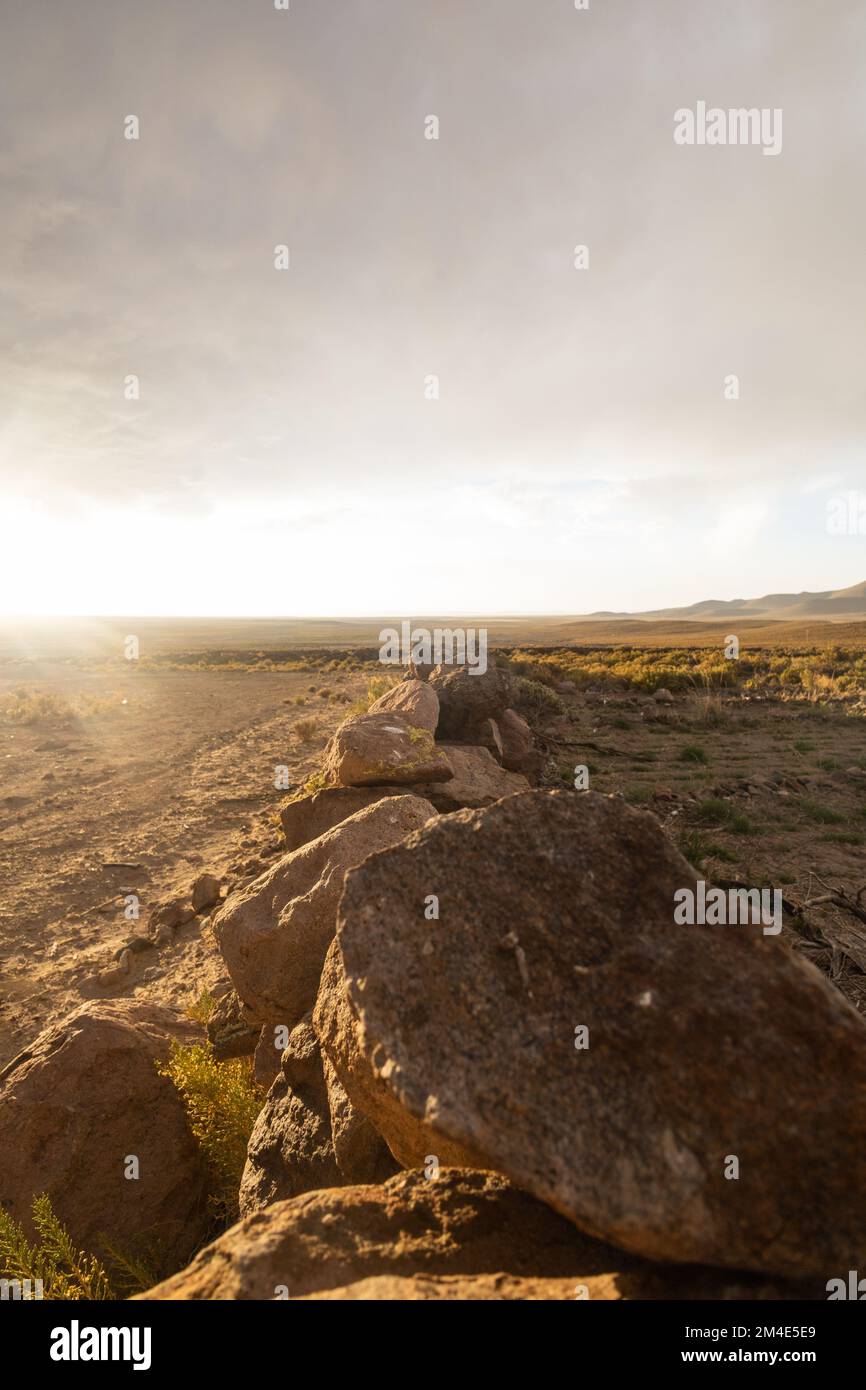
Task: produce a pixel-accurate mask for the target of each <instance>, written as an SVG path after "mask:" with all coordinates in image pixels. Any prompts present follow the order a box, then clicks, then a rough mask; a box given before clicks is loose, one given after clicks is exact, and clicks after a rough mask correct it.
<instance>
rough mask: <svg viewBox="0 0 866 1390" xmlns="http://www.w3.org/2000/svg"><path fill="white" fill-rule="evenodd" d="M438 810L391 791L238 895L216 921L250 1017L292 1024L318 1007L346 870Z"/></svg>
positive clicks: (222, 947)
mask: <svg viewBox="0 0 866 1390" xmlns="http://www.w3.org/2000/svg"><path fill="white" fill-rule="evenodd" d="M434 814H435V812H434V809H433V807H432V806H431V805H430V803H429V801H424V800H423V799H422V798H421V797H418V796H397V797H387V798H386V799H385V800H383V801H378V802H376V803H375V804H374V805H373V806H367V807H366V808H364V809H363V810H361V811H356V812H355V814H354V815H353V816H350V817H349V818H348V820H345V821H343V822H341V824H340V825H337V826H334V828H333V829H332V830H328V831H326V833H325V834H324V835H320V836H319V838H318V839H317V840H312V841H311V842H310V843H309V844H307V845H303V846H302V847H301V849H298V850H295V851H294V852H293V853H292V854H286V855H284V856H283V857H282V858H281V859H278V860H277V861H276V862H275V863H274V864H273V865H272V867H271V868H270V869H269V870H268V871H267V872H266V873H264V874H262V875H261V877H259V878H257V879H256V880H255V881H254V882H253V883H251V884H249V885H248V886H246V887H242V888H240V889H239V890H238V891H237V892H235V893H233V894H232V896H231V898H230V899H229V900H228V901H227V903H226V904H225V905H224V906H223V907H222V908H221V910H220V911H219V912H218V913H217V914H216V916H215V917H214V918H213V919H212V920H213V928H214V934H215V936H216V939H217V943H218V945H219V948H220V951H221V952H222V955H223V959H224V960H225V963H226V966H227V968H228V972H229V974H230V976H231V978H232V983H233V984H234V986H235V988H236V990H237V992H238V994H239V996H240V998H241V1000H242V1002H243V1004H244V1007H245V1017H246V1021H247V1022H248V1023H257V1024H259V1025H264V1024H269V1025H274V1024H283V1025H284V1026H285V1027H286V1028H292V1027H294V1025H295V1024H296V1023H297V1022H298V1021H299V1019H301V1018H302V1017H303V1015H304V1014H305V1013H306V1012H307V1011H308V1010H309V1009H311V1008H312V1006H313V1004H314V1003H315V999H316V994H317V991H318V987H319V976H320V975H321V972H322V963H323V961H324V959H325V952H326V951H327V949H328V946H329V945H330V942H331V939H332V937H333V935H334V925H335V921H336V914H337V903H338V902H339V899H340V893H341V892H342V889H343V875H344V873H345V871H346V869H347V868H349V867H351V866H352V865H354V864H360V862H361V860H362V859H364V858H366V856H367V855H368V854H372V853H373V852H374V851H375V850H379V849H385V848H387V847H388V846H390V845H394V844H396V843H397V842H398V841H399V840H402V839H403V837H404V836H405V835H408V834H409V833H410V831H412V830H417V829H418V828H419V827H420V826H422V825H423V824H424V823H425V822H426V821H427V820H428V819H429V818H430V816H432V815H434Z"/></svg>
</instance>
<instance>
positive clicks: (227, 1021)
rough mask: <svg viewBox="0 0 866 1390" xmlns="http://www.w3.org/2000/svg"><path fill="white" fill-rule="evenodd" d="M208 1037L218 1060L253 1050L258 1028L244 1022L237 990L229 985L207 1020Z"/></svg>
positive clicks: (247, 1053)
mask: <svg viewBox="0 0 866 1390" xmlns="http://www.w3.org/2000/svg"><path fill="white" fill-rule="evenodd" d="M205 1026H206V1028H207V1036H208V1041H209V1043H210V1045H211V1048H212V1049H213V1054H214V1056H215V1057H216V1059H217V1061H218V1062H226V1061H228V1059H229V1058H230V1057H250V1056H252V1054H253V1053H254V1052H255V1050H256V1046H257V1044H258V1041H259V1036H260V1034H261V1031H262V1030H261V1028H260V1027H255V1026H254V1025H252V1024H249V1023H247V1021H246V1019H245V1018H244V1016H243V1005H242V1004H241V1001H240V999H239V998H238V993H237V990H234V989H228V990H227V991H226V993H225V994H223V996H222V998H221V999H220V1000H219V1001H218V1002H217V1005H216V1007H215V1008H214V1010H213V1011H212V1013H211V1015H210V1017H209V1019H208V1021H207V1024H206V1025H205Z"/></svg>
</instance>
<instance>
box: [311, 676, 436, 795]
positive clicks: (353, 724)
mask: <svg viewBox="0 0 866 1390" xmlns="http://www.w3.org/2000/svg"><path fill="white" fill-rule="evenodd" d="M419 684H421V682H419ZM424 689H427V687H426V686H425V687H424ZM323 770H324V774H325V780H326V782H328V783H329V784H330V785H331V786H335V787H364V786H371V785H373V786H375V785H376V784H378V783H399V784H400V785H401V786H403V785H406V784H411V783H413V782H446V781H447V780H448V778H449V777H451V775H452V773H451V766H450V764H449V762H448V759H447V758H446V757H445V754H444V753H443V752H442V750H441V748H438V747H437V746H436V744H435V743H434V741H433V735H432V734H431V732H430V730H429V729H421V728H417V727H415V726H414V725H413V724H411V723H410V722H409V720H408V719H406V718H405V717H404V716H403V715H402V714H392V713H386V714H362V715H359V716H357V717H354V718H350V719H347V720H346V721H345V722H344V723H343V724H341V725H340V727H339V728H338V729H337V731H336V733H335V734H334V736H333V738H332V739H331V741H330V743H329V744H328V746H327V748H326V749H325V757H324V767H323Z"/></svg>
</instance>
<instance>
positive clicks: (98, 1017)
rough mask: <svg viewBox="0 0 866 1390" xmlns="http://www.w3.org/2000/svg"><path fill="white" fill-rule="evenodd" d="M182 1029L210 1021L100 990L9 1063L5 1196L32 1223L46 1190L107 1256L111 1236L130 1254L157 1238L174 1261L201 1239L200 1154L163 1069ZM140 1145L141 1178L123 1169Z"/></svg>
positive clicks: (77, 1235) (84, 1243) (0, 1123)
mask: <svg viewBox="0 0 866 1390" xmlns="http://www.w3.org/2000/svg"><path fill="white" fill-rule="evenodd" d="M172 1039H176V1040H177V1041H179V1042H181V1043H194V1042H197V1041H200V1039H201V1031H200V1029H199V1028H197V1027H196V1025H195V1024H193V1023H191V1022H189V1020H187V1019H185V1018H183V1017H182V1016H181V1015H179V1014H176V1013H174V1012H173V1011H171V1010H169V1009H162V1008H157V1007H156V1006H155V1005H153V1004H147V1003H139V1002H136V1001H133V1000H127V999H123V1000H121V999H115V1000H105V1001H100V1002H91V1003H88V1004H84V1005H82V1006H81V1008H79V1009H76V1010H75V1012H74V1013H72V1014H70V1015H69V1017H68V1018H67V1019H65V1021H64V1022H63V1023H61V1024H58V1025H57V1026H56V1027H53V1028H48V1029H46V1031H45V1032H44V1033H41V1034H40V1035H39V1037H38V1038H37V1039H36V1040H35V1042H33V1043H32V1044H31V1045H30V1047H29V1048H27V1049H26V1051H25V1052H22V1053H20V1054H19V1055H18V1057H16V1058H14V1059H13V1060H12V1061H11V1062H10V1063H9V1064H8V1065H7V1066H6V1067H5V1068H4V1069H3V1071H2V1072H0V1203H2V1205H3V1206H4V1207H5V1208H6V1209H7V1210H8V1211H9V1212H11V1214H12V1216H13V1217H15V1219H16V1220H17V1221H20V1222H21V1223H22V1224H23V1225H24V1227H25V1229H27V1230H28V1231H29V1232H31V1233H32V1227H31V1223H30V1206H31V1203H32V1200H33V1198H34V1196H37V1195H39V1194H40V1193H42V1192H47V1193H48V1195H49V1197H50V1198H51V1202H52V1205H53V1207H54V1210H55V1212H56V1213H57V1216H58V1217H59V1218H60V1221H61V1222H62V1223H63V1225H64V1226H65V1227H66V1228H67V1230H68V1231H69V1234H70V1236H71V1238H72V1240H73V1242H74V1244H75V1245H76V1246H77V1247H80V1248H82V1249H84V1250H86V1251H88V1252H91V1253H95V1254H97V1255H100V1256H102V1257H103V1258H107V1259H109V1261H110V1258H111V1257H110V1254H109V1251H108V1249H107V1244H106V1242H108V1243H110V1244H111V1245H113V1246H115V1247H116V1248H117V1249H119V1250H120V1251H121V1252H123V1253H124V1254H127V1255H130V1254H134V1253H136V1251H139V1252H140V1253H146V1252H150V1251H152V1249H153V1248H155V1247H159V1248H160V1249H161V1251H162V1252H163V1254H164V1256H165V1261H166V1264H167V1265H168V1267H169V1268H172V1267H174V1268H176V1267H177V1264H178V1262H180V1261H182V1260H184V1259H187V1258H188V1257H189V1254H190V1252H191V1251H192V1250H194V1249H195V1247H196V1245H198V1244H199V1243H200V1242H201V1240H202V1239H203V1237H204V1235H205V1232H206V1230H207V1227H208V1215H207V1212H206V1209H205V1178H204V1169H203V1165H202V1160H201V1155H200V1153H199V1149H198V1147H197V1145H196V1143H195V1141H194V1139H193V1137H192V1134H191V1133H190V1130H189V1126H188V1124H187V1120H186V1113H185V1110H184V1107H183V1102H182V1100H181V1098H180V1095H179V1094H178V1092H177V1090H176V1089H175V1087H174V1086H173V1085H172V1083H171V1081H169V1080H168V1079H167V1078H165V1077H162V1076H160V1075H158V1073H157V1069H156V1068H157V1063H158V1062H162V1061H165V1060H166V1058H167V1057H168V1055H169V1048H170V1044H171V1041H172ZM130 1155H135V1156H136V1157H137V1159H138V1162H139V1177H138V1178H137V1179H128V1178H126V1177H125V1176H124V1172H125V1168H126V1165H127V1163H128V1160H129V1156H130ZM142 1242H144V1243H145V1248H142Z"/></svg>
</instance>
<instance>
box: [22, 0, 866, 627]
mask: <svg viewBox="0 0 866 1390" xmlns="http://www.w3.org/2000/svg"><path fill="white" fill-rule="evenodd" d="M0 32H2V48H0V130H2V140H0V612H5V613H60V614H153V615H173V614H202V615H205V614H213V615H219V614H226V615H232V616H235V615H245V614H248V615H253V614H256V615H269V614H274V615H280V614H285V615H295V616H305V615H317V616H318V615H331V614H333V615H341V616H354V615H367V614H381V613H390V614H396V615H398V616H399V615H401V614H405V615H407V616H409V615H411V614H413V613H428V614H430V613H437V612H441V613H449V614H455V613H461V612H463V613H476V614H477V613H488V614H503V613H512V614H529V613H549V614H554V613H584V612H591V611H594V610H597V609H616V610H641V609H648V608H658V607H663V606H667V605H671V604H687V603H691V602H694V601H697V600H700V599H704V598H736V597H751V596H757V595H761V594H764V593H767V592H780V591H788V590H793V591H799V590H802V589H814V590H823V589H835V588H841V587H845V586H847V585H851V584H854V583H857V582H859V581H862V580H863V579H866V534H859V533H858V532H859V530H860V529H861V528H859V527H852V528H851V533H850V534H844V535H838V534H833V533H832V532H831V531H830V530H828V526H827V515H828V511H827V509H828V504H830V503H832V501H833V500H834V499H835V498H838V497H839V496H841V495H845V494H848V493H854V494H856V496H857V497H858V498H860V497H862V498H863V499H864V506H866V467H864V438H866V391H864V353H863V338H864V324H866V262H864V250H863V226H864V212H866V184H864V178H863V170H864V167H866V84H864V81H863V63H864V59H863V54H864V53H866V6H864V4H863V3H862V0H821V3H820V4H818V3H815V2H814V0H726V3H724V4H722V3H719V0H654V3H652V4H644V3H638V0H589V8H588V9H586V10H578V9H576V8H575V4H574V0H472V3H468V0H291V3H290V9H289V10H287V11H286V10H277V9H276V8H275V5H274V0H184V3H183V4H178V3H177V0H147V3H146V4H145V3H142V0H75V3H70V2H69V0H67V3H64V4H59V3H58V2H57V0H27V4H26V5H22V4H21V3H20V0H0ZM701 101H704V102H706V103H707V106H708V107H710V108H713V107H717V108H721V109H722V110H724V111H727V110H728V109H731V108H739V107H755V108H759V109H763V108H766V109H768V110H769V111H776V110H778V111H780V112H781V113H782V115H781V126H780V131H781V133H782V137H783V138H782V144H781V149H780V151H779V152H778V153H777V154H775V155H770V156H768V155H765V153H764V151H763V149H762V148H761V147H759V146H757V145H742V144H741V145H734V144H728V145H725V146H721V145H712V146H711V145H697V144H694V145H681V144H678V143H676V141H675V139H674V130H675V124H676V122H675V113H676V112H677V111H678V110H682V109H695V110H696V109H697V104H698V103H699V102H701ZM130 116H134V117H136V118H137V122H138V131H137V133H138V139H127V138H126V134H127V133H128V132H129V131H130V129H131V126H130V123H129V121H128V117H130ZM430 117H435V118H436V120H437V121H438V139H429V138H427V135H428V134H430V133H431V132H432V130H433V125H432V123H431V121H430ZM279 246H286V247H288V261H289V266H288V269H278V268H276V266H275V248H276V247H279ZM578 246H585V247H586V248H588V266H586V267H585V268H577V267H576V266H575V260H576V256H575V248H576V247H578ZM577 259H580V257H578V258H577ZM133 377H134V378H137V381H138V398H135V394H134V391H135V388H134V384H133V386H132V387H131V386H130V384H129V379H130V378H133ZM731 377H736V378H737V379H738V390H739V394H738V397H737V396H734V398H729V397H731V394H732V390H733V389H734V388H732V386H731V383H730V378H731ZM433 378H435V379H436V381H437V382H438V397H437V395H436V390H435V388H434V386H433V385H432V384H431V379H433ZM131 391H132V396H131V398H130V392H131ZM863 529H864V531H866V527H864V528H863Z"/></svg>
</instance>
